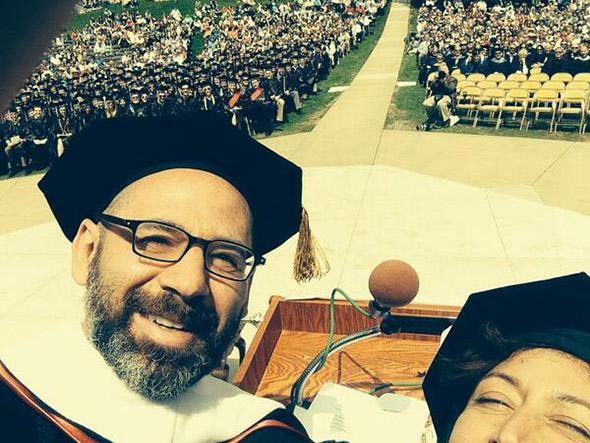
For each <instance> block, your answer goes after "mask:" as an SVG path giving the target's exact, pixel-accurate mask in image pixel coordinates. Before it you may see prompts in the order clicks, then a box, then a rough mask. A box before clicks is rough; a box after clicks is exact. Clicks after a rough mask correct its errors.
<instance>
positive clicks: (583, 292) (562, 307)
mask: <svg viewBox="0 0 590 443" xmlns="http://www.w3.org/2000/svg"><path fill="white" fill-rule="evenodd" d="M589 308H590V277H588V275H586V274H583V273H581V274H574V275H569V276H565V277H559V278H554V279H551V280H545V281H537V282H532V283H527V284H522V285H516V286H509V287H505V288H499V289H494V290H491V291H486V292H482V293H478V294H473V295H471V296H470V297H469V299H468V301H467V303H466V304H465V306H464V308H463V310H462V311H461V313H460V315H459V317H458V319H457V321H456V323H455V325H454V326H453V327H452V328H451V330H450V332H449V335H448V337H447V338H446V339H445V340H444V342H443V344H442V346H441V348H440V350H439V352H438V354H437V355H436V357H435V359H434V361H433V363H432V365H431V367H430V369H429V371H428V374H427V375H426V379H425V382H424V393H425V396H426V400H427V402H428V405H429V407H430V412H431V416H432V420H433V423H434V426H435V429H436V433H437V437H438V442H441V443H449V442H450V443H467V442H469V443H507V442H525V441H526V442H529V441H530V442H533V441H534V442H551V443H559V442H590V322H589V321H588V315H587V313H588V310H589Z"/></svg>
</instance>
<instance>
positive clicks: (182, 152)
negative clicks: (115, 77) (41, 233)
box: [39, 112, 302, 255]
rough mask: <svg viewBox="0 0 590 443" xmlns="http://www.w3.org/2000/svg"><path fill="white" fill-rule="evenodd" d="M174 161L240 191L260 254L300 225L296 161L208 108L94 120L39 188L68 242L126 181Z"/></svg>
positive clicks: (299, 179)
mask: <svg viewBox="0 0 590 443" xmlns="http://www.w3.org/2000/svg"><path fill="white" fill-rule="evenodd" d="M175 167H188V168H195V169H201V170H205V171H208V172H211V173H214V174H216V175H218V176H220V177H222V178H224V179H226V180H227V181H228V182H230V183H231V184H232V185H233V186H234V187H235V188H236V189H237V190H238V191H239V192H240V193H241V194H242V195H243V196H244V198H245V199H246V201H247V202H248V205H249V206H250V210H251V212H252V218H253V249H254V252H255V253H256V254H257V255H263V254H265V253H267V252H269V251H271V250H272V249H274V248H276V247H278V246H280V245H281V244H282V243H283V242H285V241H286V240H287V239H288V238H290V237H291V236H292V235H293V234H295V233H296V232H297V231H298V230H299V225H300V222H301V218H302V205H301V192H302V171H301V168H299V167H298V166H297V165H295V164H293V163H291V162H290V161H288V160H287V159H285V158H283V157H281V156H280V155H278V154H276V153H274V152H273V151H271V150H270V149H268V148H266V147H265V146H263V145H262V144H260V143H259V142H257V141H256V140H254V139H253V138H251V137H250V136H248V135H247V134H245V133H243V132H241V131H240V130H238V129H236V128H235V127H234V126H232V125H231V124H230V123H228V122H226V121H224V120H222V119H221V118H219V117H218V116H216V115H214V114H213V113H204V112H197V113H192V114H186V115H180V116H166V117H150V118H129V117H124V118H115V119H108V120H102V121H97V122H95V123H94V124H92V125H90V126H89V127H87V128H85V129H84V130H82V131H81V132H80V133H78V134H75V135H74V136H72V137H71V139H70V142H69V145H68V149H67V150H66V152H65V153H64V154H63V155H62V156H61V157H60V158H59V159H57V161H56V162H55V164H54V166H53V167H52V168H51V169H50V170H49V171H48V172H47V174H45V176H44V177H43V179H42V180H41V181H40V182H39V188H40V189H41V191H43V193H44V194H45V197H46V199H47V201H48V203H49V206H50V207H51V210H52V211H53V214H54V215H55V218H56V219H57V221H58V223H59V225H60V227H61V229H62V231H63V232H64V234H65V235H66V237H67V238H68V239H69V240H70V241H71V240H73V238H74V236H75V235H76V232H77V230H78V227H79V225H80V222H81V221H82V220H83V219H85V218H90V219H94V218H95V217H96V216H97V215H98V214H100V213H101V212H102V211H103V210H104V209H105V208H106V207H107V206H108V204H109V203H110V202H111V200H112V199H113V197H114V196H116V195H117V194H118V193H119V192H120V191H121V190H122V189H123V188H124V187H126V186H127V185H129V184H131V183H133V182H134V181H136V180H138V179H139V178H141V177H144V176H146V175H149V174H151V173H154V172H157V171H161V170H164V169H170V168H175Z"/></svg>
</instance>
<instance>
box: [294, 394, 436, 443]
mask: <svg viewBox="0 0 590 443" xmlns="http://www.w3.org/2000/svg"><path fill="white" fill-rule="evenodd" d="M389 395H395V394H389ZM390 399H391V400H393V402H394V403H395V405H396V406H397V407H396V410H399V411H400V412H391V411H390V410H384V409H383V408H382V406H381V403H382V402H380V401H379V398H378V397H375V396H373V395H369V394H365V393H363V392H360V391H357V390H354V389H351V388H347V387H345V386H342V385H337V384H334V383H325V384H324V385H323V386H322V388H321V389H320V391H319V392H318V394H317V395H316V397H315V399H314V400H313V402H312V404H311V406H310V407H309V409H307V410H306V409H303V408H299V407H297V408H295V412H294V413H295V416H296V417H297V418H298V419H299V421H301V423H302V424H303V425H304V426H305V429H306V430H307V432H308V434H309V436H310V437H311V438H312V439H313V440H314V441H324V440H345V441H349V442H351V443H366V442H368V441H389V442H393V443H395V442H400V443H402V442H403V443H420V441H421V438H422V434H423V433H424V430H425V427H426V422H427V420H428V415H429V411H428V406H427V405H426V402H424V401H422V400H418V399H415V398H411V397H406V396H402V395H395V397H390Z"/></svg>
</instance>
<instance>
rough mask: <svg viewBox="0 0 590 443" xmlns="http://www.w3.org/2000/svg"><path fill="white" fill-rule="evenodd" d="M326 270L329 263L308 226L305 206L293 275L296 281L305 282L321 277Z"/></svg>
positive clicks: (302, 212)
mask: <svg viewBox="0 0 590 443" xmlns="http://www.w3.org/2000/svg"><path fill="white" fill-rule="evenodd" d="M328 272H330V263H328V260H327V259H326V254H325V253H324V251H323V250H322V247H321V246H320V244H319V243H318V242H317V240H316V239H315V238H314V236H313V235H312V233H311V229H310V228H309V216H308V215H307V211H306V210H305V208H302V210H301V225H299V240H298V241H297V251H296V252H295V263H294V266H293V277H294V278H295V281H296V282H297V283H305V282H308V281H310V280H311V279H312V278H321V277H322V276H323V275H325V274H327V273H328Z"/></svg>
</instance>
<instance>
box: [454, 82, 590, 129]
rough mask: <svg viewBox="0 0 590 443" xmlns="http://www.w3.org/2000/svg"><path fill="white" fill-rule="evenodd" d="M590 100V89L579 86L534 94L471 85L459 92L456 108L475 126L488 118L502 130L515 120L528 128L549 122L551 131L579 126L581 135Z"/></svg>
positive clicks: (487, 120) (544, 90) (520, 90)
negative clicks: (589, 96) (577, 87)
mask: <svg viewBox="0 0 590 443" xmlns="http://www.w3.org/2000/svg"><path fill="white" fill-rule="evenodd" d="M589 103H590V100H588V92H587V91H584V90H579V89H564V90H562V91H557V90H555V89H539V90H537V91H535V92H534V94H533V96H532V97H531V96H530V91H529V90H527V89H524V88H515V89H509V90H506V89H501V88H489V89H481V88H478V87H477V86H468V87H466V88H465V89H464V90H463V91H462V93H461V94H459V95H458V101H457V106H456V110H457V113H458V114H459V115H460V117H461V119H468V120H469V119H473V127H476V126H477V124H478V123H479V122H481V121H484V122H495V127H496V129H499V128H500V127H501V126H502V125H503V124H508V123H510V122H512V123H517V124H518V125H519V129H520V130H522V129H523V128H525V130H527V131H528V130H529V127H530V126H531V125H540V124H545V125H547V126H548V128H549V131H550V132H554V131H557V130H558V127H560V126H575V127H576V128H577V130H578V133H579V134H584V133H585V131H586V125H587V120H588V119H589V118H590V106H589ZM506 116H509V117H510V116H511V118H510V119H506Z"/></svg>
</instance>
